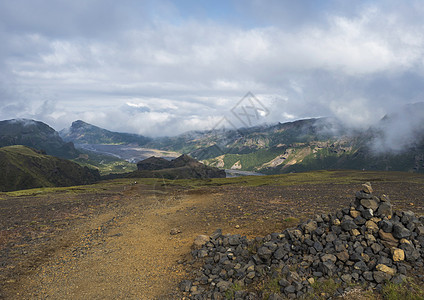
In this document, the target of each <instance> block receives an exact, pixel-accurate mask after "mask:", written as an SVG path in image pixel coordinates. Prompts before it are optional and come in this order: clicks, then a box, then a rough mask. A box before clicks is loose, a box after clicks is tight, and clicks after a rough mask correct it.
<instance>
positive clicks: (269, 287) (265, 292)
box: [261, 277, 281, 299]
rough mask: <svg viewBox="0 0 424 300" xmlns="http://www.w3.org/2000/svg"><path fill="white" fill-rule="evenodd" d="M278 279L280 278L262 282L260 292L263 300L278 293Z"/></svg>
mask: <svg viewBox="0 0 424 300" xmlns="http://www.w3.org/2000/svg"><path fill="white" fill-rule="evenodd" d="M280 279H281V278H280V277H277V278H273V279H268V280H265V281H264V282H263V285H262V289H261V291H262V297H263V298H264V299H268V298H269V296H270V295H271V294H273V293H280V284H279V283H278V282H279V281H280Z"/></svg>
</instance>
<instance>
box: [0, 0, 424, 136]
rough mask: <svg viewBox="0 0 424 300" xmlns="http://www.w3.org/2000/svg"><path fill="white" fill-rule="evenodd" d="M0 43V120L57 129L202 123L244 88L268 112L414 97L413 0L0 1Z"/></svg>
mask: <svg viewBox="0 0 424 300" xmlns="http://www.w3.org/2000/svg"><path fill="white" fill-rule="evenodd" d="M0 40H1V46H0V70H1V71H0V119H11V118H34V119H37V120H41V121H44V122H46V123H48V124H49V125H51V126H52V127H54V128H55V129H57V130H60V129H62V128H64V127H68V126H70V124H71V122H72V121H74V120H77V119H82V120H84V121H86V122H89V123H92V124H95V125H98V126H101V127H104V128H107V129H110V130H115V131H126V132H134V133H140V134H144V135H150V136H156V135H175V134H178V133H182V132H184V131H187V130H193V129H211V128H212V127H213V126H214V125H215V124H216V123H217V122H219V120H221V118H222V117H228V118H232V116H231V112H230V110H231V108H232V107H233V106H234V105H236V104H237V103H238V101H239V100H240V99H241V98H242V97H243V96H244V95H245V94H246V93H247V92H249V91H250V92H252V93H253V94H254V95H256V97H257V98H258V99H259V100H260V101H261V102H262V103H263V105H265V106H266V107H267V109H268V111H269V114H268V115H266V116H264V117H263V118H262V119H261V121H262V122H267V123H274V122H285V121H291V120H295V119H300V118H305V117H319V116H335V117H338V118H340V119H342V120H344V121H345V122H347V123H348V124H349V125H351V126H353V127H366V126H368V125H370V124H373V123H375V122H377V121H378V120H379V119H381V118H382V117H383V116H384V115H385V114H386V113H387V112H390V111H393V110H397V109H398V107H400V106H403V105H405V104H408V103H414V102H419V101H423V100H424V97H423V91H422V87H423V86H424V80H423V79H424V72H423V71H424V68H423V66H424V53H423V52H424V5H423V2H422V1H408V2H399V1H390V0H387V1H340V0H334V1H312V0H305V1H255V0H252V1H241V0H240V1H135V0H134V1H129V0H123V1H113V0H108V1H104V0H101V1H100V0H91V1H85V0H74V1H67V0H62V1H61V0H54V1H53V0H51V1H47V0H27V1H24V0H14V1H1V2H0ZM233 121H234V123H237V120H235V119H234V120H233ZM236 125H237V124H236Z"/></svg>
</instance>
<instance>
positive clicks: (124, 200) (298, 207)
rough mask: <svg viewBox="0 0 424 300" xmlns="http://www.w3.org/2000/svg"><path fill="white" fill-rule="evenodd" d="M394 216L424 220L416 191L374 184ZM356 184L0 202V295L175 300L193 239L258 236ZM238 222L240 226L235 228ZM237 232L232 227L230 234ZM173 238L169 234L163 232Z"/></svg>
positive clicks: (138, 189) (329, 205)
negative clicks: (404, 213) (220, 234)
mask: <svg viewBox="0 0 424 300" xmlns="http://www.w3.org/2000/svg"><path fill="white" fill-rule="evenodd" d="M373 187H374V190H375V194H376V195H380V194H382V193H385V194H388V195H389V196H390V198H391V199H392V202H393V203H394V205H395V209H401V210H404V209H410V210H413V211H414V212H416V213H417V214H423V213H424V201H423V200H424V199H423V195H424V186H423V185H422V184H413V183H384V182H376V183H373ZM359 188H360V185H358V184H349V185H335V184H319V185H313V184H311V185H294V186H288V187H282V186H261V187H241V186H231V185H230V186H221V187H208V188H203V189H200V190H188V189H179V190H177V189H175V188H173V189H170V188H167V189H162V190H158V189H152V186H148V185H141V184H136V185H116V186H114V187H110V188H106V189H105V190H104V191H103V192H98V191H97V192H95V193H94V192H93V193H89V192H87V193H75V194H70V193H65V192H63V193H61V192H57V193H54V194H46V195H38V196H24V197H12V196H4V195H2V196H1V197H2V198H3V199H0V298H5V299H34V298H36V299H44V298H50V299H105V298H107V299H124V298H125V299H128V298H129V299H179V298H181V294H180V293H179V292H178V288H177V286H178V283H179V281H180V280H182V279H183V278H185V277H189V276H190V274H188V272H189V270H190V269H191V268H192V267H191V264H192V263H193V261H192V259H191V255H190V246H191V244H192V242H193V239H194V238H195V237H196V236H197V235H199V234H211V233H212V232H213V231H214V230H215V229H217V228H222V229H223V231H224V232H226V233H232V234H234V233H239V234H241V235H247V236H248V237H253V236H263V235H266V234H268V233H271V232H277V231H281V230H283V229H284V228H286V227H290V226H294V225H296V224H297V223H298V221H299V220H304V219H307V218H308V217H310V216H311V215H313V214H316V213H325V212H327V213H328V212H333V211H335V210H336V209H337V208H341V207H345V206H346V205H347V204H349V202H350V201H351V200H352V199H353V195H354V192H355V191H356V190H358V189H359ZM237 225H238V226H237ZM236 226H237V227H238V228H236ZM173 228H176V229H179V230H180V231H181V233H179V234H176V235H171V234H170V231H171V229H173Z"/></svg>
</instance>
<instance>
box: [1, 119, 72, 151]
mask: <svg viewBox="0 0 424 300" xmlns="http://www.w3.org/2000/svg"><path fill="white" fill-rule="evenodd" d="M12 145H25V146H28V147H32V148H35V149H38V150H41V151H45V152H46V153H47V154H49V155H54V156H57V157H61V158H74V157H77V156H78V155H79V152H78V151H77V150H76V149H75V147H74V144H73V143H72V142H68V143H66V142H64V141H63V140H62V138H61V137H60V136H59V134H58V133H57V132H56V131H55V130H54V129H53V128H51V127H50V126H48V125H47V124H45V123H43V122H39V121H34V120H28V119H12V120H5V121H0V147H4V146H12Z"/></svg>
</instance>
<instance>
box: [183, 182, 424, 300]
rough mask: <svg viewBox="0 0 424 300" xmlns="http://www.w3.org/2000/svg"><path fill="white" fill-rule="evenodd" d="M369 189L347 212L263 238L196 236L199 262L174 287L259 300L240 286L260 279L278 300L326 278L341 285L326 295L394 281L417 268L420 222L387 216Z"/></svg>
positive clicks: (422, 253)
mask: <svg viewBox="0 0 424 300" xmlns="http://www.w3.org/2000/svg"><path fill="white" fill-rule="evenodd" d="M372 192H373V190H372V187H371V184H369V183H366V184H364V185H362V190H361V191H360V192H357V193H356V197H355V201H354V202H352V203H351V205H350V207H348V208H345V209H342V210H339V211H337V212H335V213H332V214H322V215H316V216H315V218H314V219H312V220H308V221H306V222H304V223H302V224H300V225H298V226H297V227H296V228H290V229H287V230H284V231H283V232H282V233H273V234H270V235H268V236H266V237H264V238H255V239H253V240H248V239H247V238H246V237H242V236H240V235H238V234H236V235H223V234H222V231H221V230H217V231H215V232H214V233H213V234H212V235H211V236H210V237H208V236H199V237H197V238H196V240H195V243H194V245H193V246H194V250H193V251H192V255H193V256H194V257H195V258H196V259H201V260H202V263H204V265H203V267H202V268H201V269H200V270H198V271H196V272H194V273H195V278H194V280H192V281H190V280H184V281H182V282H181V283H180V289H181V290H182V291H183V292H184V294H185V295H186V296H187V297H188V298H190V299H226V297H228V296H233V297H234V298H235V299H260V298H261V297H263V295H261V294H258V293H255V292H247V291H246V290H247V289H244V288H243V287H244V286H247V285H250V284H252V283H254V282H256V281H259V280H263V279H266V278H267V279H273V280H277V281H278V284H279V289H280V292H279V293H274V294H272V295H271V296H270V298H269V299H281V298H282V297H283V298H286V297H288V298H302V297H303V296H305V295H307V294H308V293H310V292H312V291H313V288H312V285H313V284H314V282H315V281H317V280H318V281H323V280H325V279H328V278H333V279H334V280H335V281H336V282H337V283H340V285H341V287H340V288H339V289H338V290H337V292H336V293H337V294H336V295H329V296H337V295H341V294H343V292H345V288H348V286H349V285H350V284H351V283H360V284H363V286H368V287H369V288H375V289H380V288H381V287H382V284H384V283H385V282H386V281H387V280H390V281H392V282H395V283H401V282H402V281H403V280H404V279H405V278H406V275H407V274H409V273H410V272H414V271H418V270H421V268H422V267H423V265H424V263H423V261H424V260H423V259H424V217H420V218H418V217H417V216H415V214H414V213H413V212H411V211H405V212H401V213H400V212H396V213H393V212H392V205H391V203H390V201H389V198H388V197H387V196H385V195H383V196H381V197H376V196H374V195H373V194H372ZM236 287H237V288H236Z"/></svg>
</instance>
